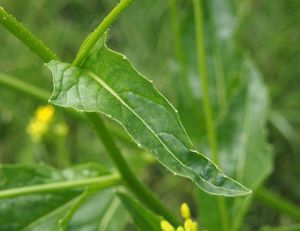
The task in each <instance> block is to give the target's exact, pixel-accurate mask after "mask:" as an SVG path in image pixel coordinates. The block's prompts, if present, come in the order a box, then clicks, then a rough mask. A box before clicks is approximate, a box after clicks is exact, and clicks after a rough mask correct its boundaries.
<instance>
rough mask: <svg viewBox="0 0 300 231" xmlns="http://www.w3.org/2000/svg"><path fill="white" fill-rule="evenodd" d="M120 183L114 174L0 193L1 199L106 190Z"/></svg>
mask: <svg viewBox="0 0 300 231" xmlns="http://www.w3.org/2000/svg"><path fill="white" fill-rule="evenodd" d="M120 183H121V178H120V177H119V176H118V175H116V174H114V175H109V176H100V177H93V178H86V179H80V180H70V181H63V182H55V183H48V184H40V185H33V186H27V187H20V188H13V189H7V190H2V191H0V199H3V198H11V197H16V196H21V195H27V194H33V193H45V192H55V191H61V190H66V189H75V188H83V189H84V188H86V187H88V186H89V187H93V188H97V189H105V188H109V187H113V186H116V185H119V184H120Z"/></svg>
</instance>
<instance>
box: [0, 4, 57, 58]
mask: <svg viewBox="0 0 300 231" xmlns="http://www.w3.org/2000/svg"><path fill="white" fill-rule="evenodd" d="M0 23H1V24H2V25H3V26H4V27H5V28H6V29H7V30H9V31H10V32H11V33H12V34H13V35H14V36H16V37H17V38H18V39H20V40H21V41H22V42H23V43H24V44H26V46H27V47H28V48H29V49H30V50H32V51H33V52H34V53H36V54H37V55H38V56H39V57H40V58H41V59H42V60H43V62H49V61H50V60H52V59H57V56H56V54H55V53H53V52H52V51H51V50H50V49H49V48H48V47H47V46H45V45H44V43H43V42H42V41H41V40H39V39H37V38H36V37H35V36H34V35H33V34H32V33H31V32H30V31H29V30H28V29H27V28H26V27H24V26H23V25H22V24H21V23H19V22H18V21H17V20H16V18H14V17H13V16H12V15H10V14H9V13H7V12H6V11H5V10H4V8H3V7H0Z"/></svg>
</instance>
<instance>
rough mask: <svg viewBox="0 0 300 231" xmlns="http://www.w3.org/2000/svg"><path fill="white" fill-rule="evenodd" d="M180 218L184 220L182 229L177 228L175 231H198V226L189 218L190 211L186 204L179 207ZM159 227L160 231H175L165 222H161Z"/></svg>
mask: <svg viewBox="0 0 300 231" xmlns="http://www.w3.org/2000/svg"><path fill="white" fill-rule="evenodd" d="M180 212H181V216H182V217H183V218H184V219H185V221H184V225H183V226H184V228H183V227H182V226H178V227H177V228H176V231H198V224H197V222H194V221H193V220H192V219H191V218H190V217H191V210H190V208H189V206H188V204H187V203H182V204H181V206H180ZM160 227H161V229H162V231H175V228H174V227H173V226H172V225H171V224H170V223H169V222H168V221H166V220H163V221H161V223H160Z"/></svg>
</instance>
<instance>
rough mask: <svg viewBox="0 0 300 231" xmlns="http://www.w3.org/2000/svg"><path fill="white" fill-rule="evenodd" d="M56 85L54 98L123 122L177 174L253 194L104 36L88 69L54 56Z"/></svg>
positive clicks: (211, 187)
mask: <svg viewBox="0 0 300 231" xmlns="http://www.w3.org/2000/svg"><path fill="white" fill-rule="evenodd" d="M47 66H48V68H49V69H50V70H51V71H52V74H53V78H54V80H53V83H54V90H53V94H52V97H51V98H50V102H51V103H53V104H55V105H58V106H62V107H71V108H74V109H76V110H78V111H84V112H99V113H102V114H104V115H106V116H107V117H109V118H112V119H113V120H115V121H117V122H118V123H120V124H121V125H122V126H123V127H124V128H125V130H126V131H127V132H128V133H129V135H130V136H131V137H132V138H133V139H134V140H135V142H136V143H137V144H138V145H139V146H140V147H143V148H144V149H146V150H147V151H149V152H151V153H152V154H153V155H154V156H155V157H156V158H157V159H158V160H159V161H160V162H161V163H162V164H163V165H164V166H165V167H166V168H168V169H169V170H170V171H171V172H173V173H174V174H176V175H180V176H183V177H187V178H189V179H191V180H192V181H194V182H195V184H196V185H197V186H198V187H199V188H201V189H202V190H204V191H205V192H208V193H210V194H216V195H224V196H238V195H247V194H249V193H250V191H249V190H248V189H246V188H245V187H243V186H242V185H240V184H239V183H237V182H235V181H234V180H232V179H230V178H228V177H226V176H225V175H224V174H223V173H222V172H221V171H220V170H219V169H218V168H217V166H216V165H215V164H214V163H212V162H211V161H210V160H208V159H207V158H206V157H205V156H204V155H202V154H200V153H198V152H196V151H192V150H191V148H192V144H191V142H190V140H189V137H188V136H187V134H186V133H185V131H184V128H183V127H182V125H181V122H180V120H179V117H178V114H177V111H176V110H175V109H174V107H173V106H172V105H171V104H170V103H169V102H168V101H167V100H166V99H165V98H164V97H163V96H162V95H161V94H160V93H159V92H158V91H157V90H156V89H155V87H154V86H153V84H152V82H151V81H149V80H147V79H146V78H145V77H143V76H142V75H141V74H139V73H138V72H137V71H136V70H135V69H134V68H133V67H132V66H131V65H130V63H129V62H128V60H127V59H126V58H125V57H124V56H123V55H121V54H118V53H116V52H114V51H112V50H110V49H108V48H107V47H106V46H105V44H104V39H102V40H101V41H100V42H98V45H97V47H96V48H95V49H94V50H93V51H92V52H91V54H90V56H89V57H88V58H87V60H86V62H85V64H84V67H83V68H82V69H80V68H77V67H74V66H71V65H70V64H67V63H62V62H59V61H51V62H50V63H48V65H47Z"/></svg>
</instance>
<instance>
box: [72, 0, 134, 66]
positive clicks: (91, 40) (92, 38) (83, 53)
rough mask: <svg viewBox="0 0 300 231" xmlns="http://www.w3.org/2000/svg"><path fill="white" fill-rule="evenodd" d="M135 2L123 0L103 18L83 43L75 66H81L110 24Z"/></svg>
mask: <svg viewBox="0 0 300 231" xmlns="http://www.w3.org/2000/svg"><path fill="white" fill-rule="evenodd" d="M132 2H133V0H121V1H120V2H119V3H118V5H117V6H116V7H115V8H114V9H113V10H112V11H111V12H110V13H109V14H108V15H107V16H106V17H105V18H104V19H103V21H102V22H101V24H100V25H99V26H98V27H97V28H96V29H95V31H94V32H93V33H91V34H90V35H89V36H88V37H87V38H86V39H85V40H84V41H83V43H82V45H81V47H80V48H79V51H78V53H77V55H76V58H75V60H74V61H73V65H74V66H81V65H82V63H83V61H84V60H85V58H86V57H87V55H88V54H89V52H90V51H91V49H92V48H93V47H94V45H95V44H96V42H97V41H98V40H99V38H100V37H101V36H102V35H103V34H104V33H105V31H106V30H107V29H108V28H109V26H110V25H111V24H112V23H113V22H114V21H116V20H117V18H118V16H119V15H120V14H121V13H122V12H123V11H124V10H125V9H126V8H127V7H128V6H129V5H130V4H131V3H132Z"/></svg>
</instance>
